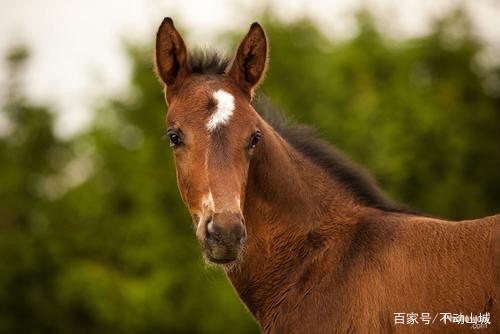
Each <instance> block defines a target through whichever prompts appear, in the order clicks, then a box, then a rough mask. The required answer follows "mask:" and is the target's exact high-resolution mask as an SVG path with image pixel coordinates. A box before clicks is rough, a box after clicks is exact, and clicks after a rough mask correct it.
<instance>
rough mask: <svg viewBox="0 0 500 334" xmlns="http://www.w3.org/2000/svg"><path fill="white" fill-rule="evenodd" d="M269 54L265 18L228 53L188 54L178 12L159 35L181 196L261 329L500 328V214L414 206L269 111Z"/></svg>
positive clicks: (210, 254) (206, 249) (204, 243)
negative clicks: (259, 93)
mask: <svg viewBox="0 0 500 334" xmlns="http://www.w3.org/2000/svg"><path fill="white" fill-rule="evenodd" d="M267 57H268V45H267V40H266V36H265V33H264V31H263V29H262V27H261V26H260V25H259V24H257V23H254V24H252V26H251V28H250V31H249V32H248V34H247V35H246V36H245V38H244V39H243V41H242V42H241V44H240V45H239V47H238V50H237V52H236V55H235V57H234V59H233V60H232V62H231V63H229V62H227V61H225V60H224V59H221V58H217V57H205V58H204V57H200V56H199V55H198V56H193V55H190V54H188V52H187V49H186V46H185V44H184V42H183V40H182V38H181V36H180V34H179V33H178V32H177V30H176V29H175V27H174V25H173V22H172V20H171V19H169V18H166V19H164V21H163V22H162V24H161V26H160V28H159V31H158V34H157V40H156V56H155V60H156V71H157V74H158V76H159V78H160V79H161V81H162V83H163V85H164V89H165V97H166V101H167V103H168V105H169V111H168V115H167V119H166V123H167V127H168V130H167V131H168V137H169V139H170V142H171V146H172V148H173V150H174V155H175V163H176V172H177V181H178V185H179V190H180V193H181V196H182V199H183V201H184V202H185V203H186V205H187V207H188V208H189V211H190V213H191V215H192V218H193V224H194V226H195V229H196V236H197V238H198V240H199V242H200V244H201V247H202V249H203V253H204V255H205V257H206V258H207V260H208V261H210V262H213V263H217V264H221V266H222V267H223V268H224V269H225V271H226V274H227V276H228V277H229V279H230V280H231V283H232V284H233V286H234V288H235V290H236V291H237V293H238V295H239V296H240V298H241V299H242V301H243V302H244V303H245V305H246V306H247V308H248V309H249V310H250V312H251V313H252V314H253V315H254V317H255V318H256V319H257V321H258V323H259V325H260V328H261V330H262V332H265V333H458V332H469V331H474V329H473V327H474V326H473V325H472V324H470V323H469V324H467V323H465V324H457V323H454V324H452V323H450V322H451V318H447V317H448V316H447V315H446V313H452V314H453V313H458V314H460V313H462V314H464V315H470V313H472V314H473V315H479V314H480V313H481V314H483V315H489V316H490V318H489V319H487V320H486V321H483V322H484V324H481V325H484V326H483V329H481V332H484V333H499V332H500V327H499V323H500V314H499V311H498V310H499V307H498V302H499V300H498V298H499V293H500V292H499V290H500V288H499V285H500V283H499V279H500V277H499V276H500V274H499V272H500V216H498V215H497V216H492V217H487V218H483V219H478V220H474V221H461V222H449V221H443V220H439V219H434V218H429V217H426V216H422V215H418V214H416V213H413V212H411V211H409V210H407V209H405V208H403V207H400V206H398V205H396V204H394V203H393V202H392V201H391V200H389V199H387V198H386V197H385V196H384V195H383V193H382V192H381V191H380V190H379V189H378V188H377V186H376V185H375V183H374V182H372V181H371V179H370V178H369V177H368V176H366V175H365V174H364V173H363V172H362V170H361V169H359V168H358V167H356V166H354V165H353V164H352V163H351V162H349V160H348V159H346V158H345V157H344V156H343V155H342V154H341V153H339V152H337V151H336V150H335V149H334V148H333V147H331V146H330V145H328V144H326V143H325V142H323V141H321V140H320V139H318V138H317V137H316V136H315V135H314V134H313V133H311V132H310V131H308V130H304V128H296V127H293V126H287V125H286V124H279V123H272V122H271V120H269V121H266V119H267V118H266V117H265V116H264V114H265V112H266V111H265V110H264V109H266V108H267V107H266V102H265V101H260V103H256V101H253V96H254V90H255V89H256V87H257V86H258V84H259V83H260V81H261V80H262V78H263V76H264V73H265V70H266V64H267ZM252 103H253V105H252ZM408 314H411V315H412V318H410V317H407V318H404V319H403V321H402V322H403V323H401V319H400V318H401V317H402V315H406V316H408ZM414 315H418V316H419V317H418V318H415V316H414ZM424 316H426V317H427V318H430V319H426V320H427V321H426V320H423V317H424ZM398 317H399V318H398ZM403 317H404V316H403ZM413 318H415V319H416V321H417V323H415V322H414V321H410V320H411V319H413ZM467 319H468V318H467ZM446 320H448V321H446ZM483 320H484V318H483ZM410 322H413V324H409V323H410Z"/></svg>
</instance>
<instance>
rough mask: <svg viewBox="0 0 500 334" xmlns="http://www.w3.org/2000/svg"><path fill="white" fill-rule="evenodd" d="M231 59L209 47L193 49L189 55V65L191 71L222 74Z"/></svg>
mask: <svg viewBox="0 0 500 334" xmlns="http://www.w3.org/2000/svg"><path fill="white" fill-rule="evenodd" d="M230 63H231V59H230V58H229V57H226V56H223V55H221V54H220V53H219V52H217V51H214V50H210V49H195V50H193V51H192V52H191V53H190V55H189V65H190V66H191V71H192V72H193V73H199V74H223V73H224V72H225V71H226V69H227V67H228V66H229V64H230Z"/></svg>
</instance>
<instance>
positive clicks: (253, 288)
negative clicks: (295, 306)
mask: <svg viewBox="0 0 500 334" xmlns="http://www.w3.org/2000/svg"><path fill="white" fill-rule="evenodd" d="M263 132H264V133H263V140H262V141H261V143H260V144H259V146H258V147H257V149H256V150H255V154H254V157H253V158H252V162H251V165H250V169H249V177H248V183H247V188H246V195H245V205H244V215H245V220H246V227H247V234H248V238H247V242H246V246H245V252H244V256H243V258H242V261H241V263H240V264H239V266H238V267H237V268H233V269H232V270H228V271H227V274H228V276H229V278H230V279H231V281H232V283H233V285H234V287H235V288H236V290H237V291H238V293H239V295H240V297H241V298H242V299H243V301H244V302H245V304H246V305H247V306H248V308H249V309H250V310H251V311H252V313H254V315H255V316H256V317H257V318H258V319H259V314H260V316H262V314H269V310H267V309H268V308H269V307H271V306H270V305H275V304H276V299H279V298H280V296H279V294H280V293H281V292H280V289H279V287H286V286H288V285H289V284H290V283H291V282H290V280H292V279H293V277H294V275H293V273H296V272H297V269H299V268H300V267H301V266H303V264H304V259H305V257H308V256H309V255H310V254H311V248H314V240H313V242H312V243H311V240H312V239H314V235H315V231H316V232H317V231H318V230H319V229H321V228H322V226H324V225H328V224H325V223H327V222H332V221H336V220H338V221H342V222H343V223H345V222H346V221H348V220H349V219H351V218H352V213H353V212H356V210H357V209H359V206H358V205H357V204H356V203H355V201H354V200H353V198H352V197H351V196H350V194H349V193H348V192H347V190H345V189H343V188H342V187H341V186H340V183H337V182H336V181H335V180H334V179H332V178H331V177H330V176H329V175H328V174H327V173H326V172H325V171H324V170H322V169H321V168H319V167H317V166H316V165H315V164H314V163H312V162H311V161H309V160H308V159H307V158H305V157H304V156H303V155H302V154H301V153H300V152H298V151H297V150H295V149H294V148H293V147H291V146H290V145H289V144H288V143H287V142H286V141H285V140H284V139H283V138H281V137H280V136H279V135H278V134H277V133H276V132H275V131H274V130H273V129H272V128H270V127H269V128H267V129H266V130H265V131H263ZM311 236H312V239H311ZM336 244H337V245H338V247H342V244H343V243H342V242H338V243H336ZM305 254H307V256H306V255H305ZM259 320H262V319H259Z"/></svg>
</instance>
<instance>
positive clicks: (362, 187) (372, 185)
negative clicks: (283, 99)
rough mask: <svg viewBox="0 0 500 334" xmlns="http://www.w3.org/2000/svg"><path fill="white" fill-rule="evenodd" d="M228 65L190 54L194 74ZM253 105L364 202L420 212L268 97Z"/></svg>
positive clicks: (209, 54)
mask: <svg viewBox="0 0 500 334" xmlns="http://www.w3.org/2000/svg"><path fill="white" fill-rule="evenodd" d="M229 64H230V59H229V58H227V57H224V56H221V55H220V54H219V53H217V52H214V51H210V50H196V51H195V52H193V53H192V54H191V57H190V65H191V70H192V71H193V72H194V73H200V74H223V73H224V72H225V70H226V69H227V67H228V65H229ZM252 104H253V107H254V108H255V110H256V111H257V112H258V113H259V114H260V115H261V116H262V117H263V118H264V120H266V121H267V122H268V123H269V124H270V125H271V126H272V127H273V128H274V129H275V130H276V131H277V132H278V133H279V134H280V135H281V136H282V137H283V138H284V139H285V140H286V141H287V142H288V143H289V144H290V145H291V146H293V147H294V148H295V149H296V150H297V151H299V152H300V153H302V154H303V155H304V156H305V157H307V158H308V159H310V160H311V161H312V162H314V163H315V164H316V165H318V166H320V167H321V168H323V169H324V170H326V171H327V172H328V174H329V175H331V176H332V177H333V178H334V179H335V180H337V181H338V182H340V183H341V184H342V185H343V186H344V187H346V188H347V189H348V190H349V191H350V192H351V193H352V194H353V195H354V197H355V198H356V199H357V200H358V201H360V202H361V203H362V204H364V205H367V206H369V207H374V208H378V209H381V210H385V211H391V212H400V213H411V214H416V213H417V212H415V211H413V210H411V209H409V208H407V207H405V206H402V205H399V204H397V203H395V202H394V201H392V200H391V199H390V198H389V197H387V196H386V195H385V194H384V193H383V192H382V190H381V189H380V188H379V187H378V185H377V183H376V182H375V180H374V179H373V178H372V177H371V175H370V174H369V173H368V172H367V171H366V170H365V169H364V168H362V167H360V166H359V165H357V164H356V163H355V162H353V161H352V160H351V159H350V158H348V157H347V156H346V155H345V154H344V153H342V152H341V151H339V150H338V149H337V148H336V147H335V146H333V145H331V144H330V143H328V142H326V141H325V140H323V139H321V138H320V137H319V135H318V134H317V133H316V131H315V130H314V129H313V128H311V127H310V126H306V125H303V124H293V123H291V122H289V121H287V120H286V119H285V117H284V116H283V113H281V112H280V111H278V110H277V109H276V108H275V107H274V106H273V105H272V103H271V102H270V101H269V99H268V98H267V97H266V96H264V95H262V94H257V96H256V97H255V98H254V100H253V102H252Z"/></svg>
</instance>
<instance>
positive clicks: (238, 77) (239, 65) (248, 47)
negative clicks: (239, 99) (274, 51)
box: [228, 22, 268, 98]
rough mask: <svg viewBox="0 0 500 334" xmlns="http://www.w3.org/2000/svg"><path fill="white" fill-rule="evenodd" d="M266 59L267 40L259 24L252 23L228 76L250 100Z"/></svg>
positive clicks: (263, 72) (264, 68) (260, 78)
mask: <svg viewBox="0 0 500 334" xmlns="http://www.w3.org/2000/svg"><path fill="white" fill-rule="evenodd" d="M267 59H268V46H267V38H266V33H265V32H264V29H263V28H262V27H261V25H260V24H258V23H257V22H254V23H253V24H252V25H251V27H250V31H249V32H248V33H247V35H246V36H245V38H243V40H242V41H241V43H240V45H239V47H238V51H237V52H236V56H235V57H234V59H233V62H232V64H231V67H230V69H229V71H228V75H229V76H230V77H232V78H233V79H234V80H235V81H236V83H237V84H238V85H239V86H240V87H241V88H242V89H243V91H244V92H245V93H246V94H247V95H248V96H249V98H252V96H253V92H254V89H255V88H257V86H258V85H259V83H260V82H261V81H262V78H263V77H264V74H265V72H266V67H267Z"/></svg>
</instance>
